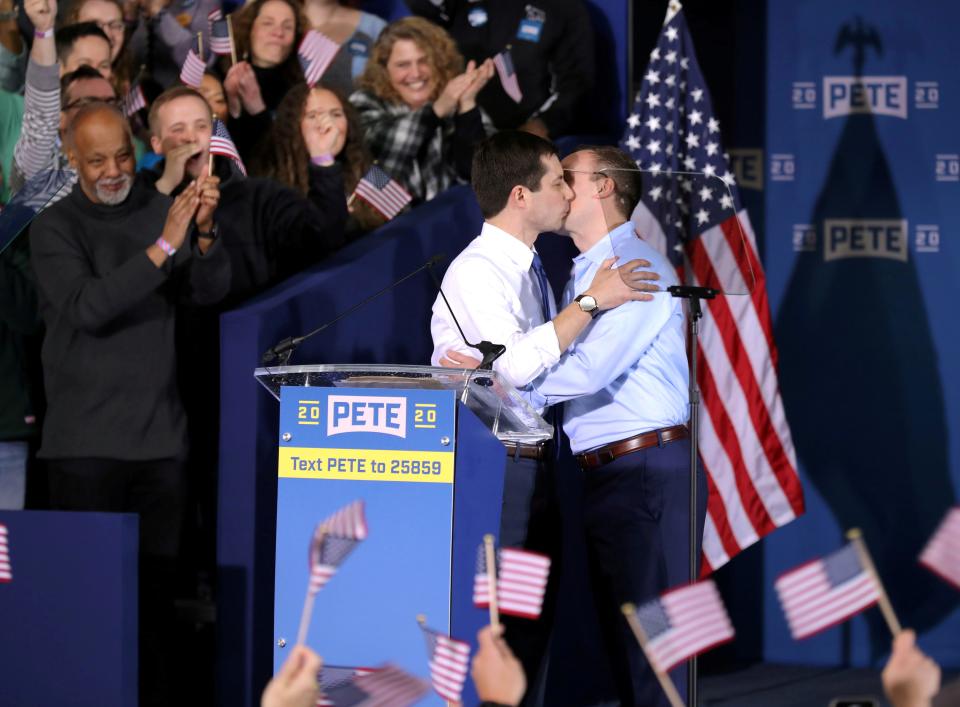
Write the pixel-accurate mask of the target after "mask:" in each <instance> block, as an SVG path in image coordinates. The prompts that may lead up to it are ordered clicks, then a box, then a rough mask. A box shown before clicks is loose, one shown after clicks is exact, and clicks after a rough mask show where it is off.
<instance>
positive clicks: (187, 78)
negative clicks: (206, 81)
mask: <svg viewBox="0 0 960 707" xmlns="http://www.w3.org/2000/svg"><path fill="white" fill-rule="evenodd" d="M206 70H207V65H206V64H204V63H203V59H201V58H200V56H199V55H198V54H197V53H196V52H195V51H193V50H192V49H191V50H190V51H188V52H187V58H186V59H184V60H183V66H182V67H180V80H181V81H182V82H183V83H185V84H186V85H187V86H193V87H194V88H200V84H201V83H203V72H205V71H206Z"/></svg>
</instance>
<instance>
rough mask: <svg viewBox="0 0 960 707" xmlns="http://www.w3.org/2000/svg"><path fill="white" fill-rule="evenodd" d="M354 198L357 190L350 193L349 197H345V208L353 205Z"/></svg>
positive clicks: (355, 198)
mask: <svg viewBox="0 0 960 707" xmlns="http://www.w3.org/2000/svg"><path fill="white" fill-rule="evenodd" d="M356 200H357V192H356V191H354V192H353V193H352V194H351V195H350V198H349V199H347V208H348V209H349V208H350V207H351V206H353V202H355V201H356Z"/></svg>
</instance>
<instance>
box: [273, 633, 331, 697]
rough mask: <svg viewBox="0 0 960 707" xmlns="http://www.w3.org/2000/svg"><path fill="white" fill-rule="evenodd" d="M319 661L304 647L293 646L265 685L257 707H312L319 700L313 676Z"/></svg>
mask: <svg viewBox="0 0 960 707" xmlns="http://www.w3.org/2000/svg"><path fill="white" fill-rule="evenodd" d="M321 667H323V660H322V659H321V658H320V656H318V655H317V654H316V653H314V652H313V651H312V650H310V649H309V648H307V647H306V646H294V647H293V650H292V651H290V655H289V656H288V657H287V659H286V660H285V661H284V663H283V665H281V666H280V670H279V672H278V673H277V674H276V675H274V676H273V679H272V680H271V681H270V682H269V683H267V687H266V689H265V690H264V691H263V697H262V698H261V700H260V707H314V705H316V704H317V700H318V699H319V698H320V687H319V685H318V684H317V675H318V674H319V673H320V668H321Z"/></svg>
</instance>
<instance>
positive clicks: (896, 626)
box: [847, 528, 903, 636]
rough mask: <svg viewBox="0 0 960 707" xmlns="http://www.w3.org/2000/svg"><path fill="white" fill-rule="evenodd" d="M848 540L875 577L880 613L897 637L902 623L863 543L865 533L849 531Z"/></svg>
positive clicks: (852, 529) (857, 529) (854, 530)
mask: <svg viewBox="0 0 960 707" xmlns="http://www.w3.org/2000/svg"><path fill="white" fill-rule="evenodd" d="M847 540H849V541H850V542H852V543H853V546H854V547H855V548H856V549H857V554H858V555H859V556H860V563H861V564H862V565H863V566H864V567H866V568H867V571H868V572H869V573H870V574H871V575H873V579H874V581H875V582H876V583H877V590H878V591H879V594H880V599H879V601H878V602H877V603H878V604H879V605H880V613H882V614H883V618H884V619H885V620H886V622H887V626H888V627H889V628H890V633H892V634H893V635H894V636H896V635H897V634H899V633H900V631H902V630H903V629H902V628H901V627H900V622H899V621H898V620H897V615H896V614H895V613H893V604H891V603H890V597H888V596H887V590H886V589H884V587H883V582H882V581H881V579H880V575H879V574H878V573H877V568H876V566H875V565H874V564H873V558H872V557H870V551H869V550H867V544H866V543H865V542H864V541H863V533H861V532H860V528H851V529H850V530H848V531H847Z"/></svg>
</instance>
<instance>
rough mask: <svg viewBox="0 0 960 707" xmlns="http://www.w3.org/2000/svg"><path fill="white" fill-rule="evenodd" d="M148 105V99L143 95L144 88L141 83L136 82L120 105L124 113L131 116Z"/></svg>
mask: <svg viewBox="0 0 960 707" xmlns="http://www.w3.org/2000/svg"><path fill="white" fill-rule="evenodd" d="M146 107H147V99H146V97H145V96H144V95H143V89H142V88H140V84H138V83H136V84H134V85H133V88H131V89H130V91H129V92H128V93H127V95H126V96H124V97H123V103H122V104H121V106H120V109H121V110H122V111H123V115H124V116H125V117H127V118H129V117H130V116H131V115H133V114H134V113H136V112H137V111H139V110H143V109H144V108H146Z"/></svg>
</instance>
